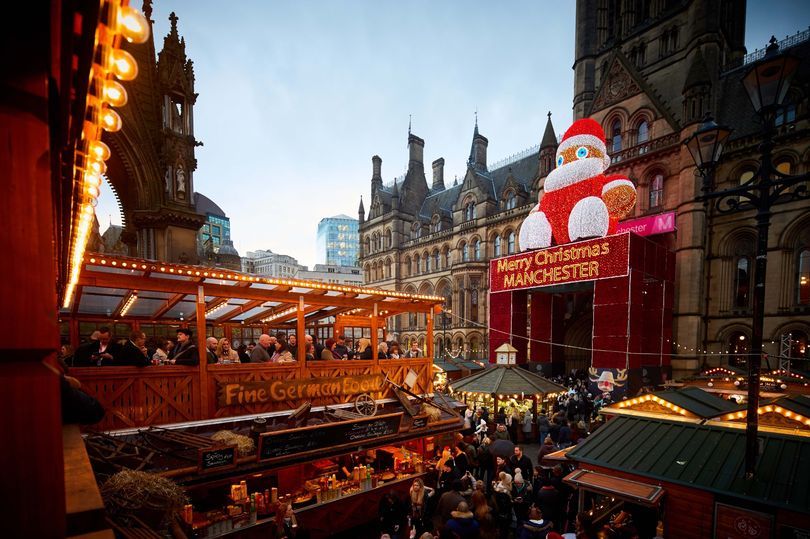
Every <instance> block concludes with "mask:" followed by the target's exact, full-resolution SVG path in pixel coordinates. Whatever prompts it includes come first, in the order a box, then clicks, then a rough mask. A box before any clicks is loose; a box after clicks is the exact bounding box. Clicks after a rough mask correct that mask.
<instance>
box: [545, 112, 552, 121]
mask: <svg viewBox="0 0 810 539" xmlns="http://www.w3.org/2000/svg"><path fill="white" fill-rule="evenodd" d="M546 116H548V119H549V120H550V119H551V111H548V114H546Z"/></svg>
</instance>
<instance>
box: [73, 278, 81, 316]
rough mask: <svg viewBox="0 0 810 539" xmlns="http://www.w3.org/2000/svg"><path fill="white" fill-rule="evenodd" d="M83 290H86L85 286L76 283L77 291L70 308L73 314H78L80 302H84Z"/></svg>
mask: <svg viewBox="0 0 810 539" xmlns="http://www.w3.org/2000/svg"><path fill="white" fill-rule="evenodd" d="M82 290H84V287H83V286H81V285H76V291H75V292H74V293H73V305H71V308H70V314H71V316H76V313H77V312H78V311H79V303H81V302H82Z"/></svg>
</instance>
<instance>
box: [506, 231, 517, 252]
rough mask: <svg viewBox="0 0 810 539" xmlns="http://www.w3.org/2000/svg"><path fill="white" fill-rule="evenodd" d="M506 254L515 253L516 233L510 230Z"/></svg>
mask: <svg viewBox="0 0 810 539" xmlns="http://www.w3.org/2000/svg"><path fill="white" fill-rule="evenodd" d="M506 254H510V255H512V254H515V233H514V232H510V233H509V237H508V239H507V242H506Z"/></svg>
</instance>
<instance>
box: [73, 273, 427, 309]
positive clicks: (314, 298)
mask: <svg viewBox="0 0 810 539" xmlns="http://www.w3.org/2000/svg"><path fill="white" fill-rule="evenodd" d="M164 281H165V282H164ZM79 284H81V285H83V286H100V287H109V288H124V289H137V290H152V291H155V292H170V293H172V292H173V293H180V292H183V293H185V294H191V295H195V294H196V293H197V290H196V286H197V284H196V283H195V282H192V281H179V280H171V279H160V278H154V277H153V278H149V279H144V278H143V277H136V276H131V275H122V274H115V273H105V272H92V271H88V272H85V273H84V274H83V275H82V276H81V277H80V279H79ZM205 292H206V294H207V295H209V296H216V297H222V298H240V299H261V300H263V301H278V302H281V303H290V304H293V305H294V304H295V303H296V302H297V301H298V296H299V295H301V294H295V293H292V292H278V291H276V290H265V289H260V288H249V289H243V288H237V287H236V286H229V285H219V284H206V285H205ZM351 295H352V294H342V295H340V296H327V295H318V294H312V295H311V294H303V296H304V298H305V301H306V303H308V304H310V305H334V306H338V307H361V308H366V309H372V308H373V306H374V304H375V303H377V302H378V299H377V297H376V296H370V297H368V298H365V299H358V298H357V297H350V296H351ZM386 303H388V302H386ZM383 305H384V304H383ZM433 305H434V304H433V303H429V302H423V301H419V300H411V303H410V306H411V308H410V309H408V310H409V312H428V311H429V310H431V309H432V308H433Z"/></svg>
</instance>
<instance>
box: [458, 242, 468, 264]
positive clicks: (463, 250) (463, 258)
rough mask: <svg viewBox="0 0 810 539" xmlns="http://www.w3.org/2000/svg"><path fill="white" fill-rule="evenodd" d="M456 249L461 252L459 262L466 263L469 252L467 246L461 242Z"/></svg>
mask: <svg viewBox="0 0 810 539" xmlns="http://www.w3.org/2000/svg"><path fill="white" fill-rule="evenodd" d="M458 248H459V250H460V251H461V261H462V262H468V261H469V260H470V252H469V249H467V244H466V243H465V242H461V245H459V246H458Z"/></svg>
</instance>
